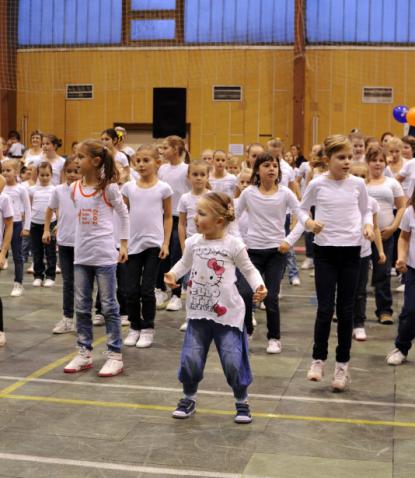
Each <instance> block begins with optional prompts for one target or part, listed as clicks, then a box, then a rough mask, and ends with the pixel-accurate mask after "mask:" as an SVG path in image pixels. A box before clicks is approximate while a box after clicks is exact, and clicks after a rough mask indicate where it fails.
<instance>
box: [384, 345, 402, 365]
mask: <svg viewBox="0 0 415 478" xmlns="http://www.w3.org/2000/svg"><path fill="white" fill-rule="evenodd" d="M405 361H406V355H404V354H403V353H402V352H401V351H400V350H399V349H393V350H392V351H391V352H389V353H388V355H387V356H386V363H387V364H388V365H402V364H403V363H404V362H405Z"/></svg>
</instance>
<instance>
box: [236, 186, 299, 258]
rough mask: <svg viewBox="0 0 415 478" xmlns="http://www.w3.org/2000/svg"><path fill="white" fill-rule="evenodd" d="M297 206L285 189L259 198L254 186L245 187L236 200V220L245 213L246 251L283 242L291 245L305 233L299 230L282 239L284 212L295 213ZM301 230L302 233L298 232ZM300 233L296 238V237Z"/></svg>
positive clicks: (271, 247)
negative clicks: (246, 227) (246, 216)
mask: <svg viewBox="0 0 415 478" xmlns="http://www.w3.org/2000/svg"><path fill="white" fill-rule="evenodd" d="M298 207H299V202H298V200H297V198H296V197H295V194H294V193H293V192H292V191H291V190H290V189H288V188H287V187H286V186H282V185H281V184H280V185H278V190H277V192H276V193H274V194H272V195H265V194H262V193H261V192H260V191H259V189H258V187H257V186H248V187H247V188H246V189H244V190H243V191H242V194H241V195H240V197H239V201H238V209H237V217H238V218H239V217H240V216H241V214H242V213H243V212H244V211H247V212H248V232H247V235H246V245H247V247H248V249H273V248H277V247H279V246H280V245H281V243H282V242H283V241H286V242H288V243H289V244H290V245H294V244H295V242H296V241H297V240H298V239H299V235H301V232H302V231H303V230H304V229H303V227H302V226H299V228H297V229H295V232H294V230H293V231H292V232H291V233H290V234H289V236H287V237H285V227H284V225H285V216H286V213H287V209H291V210H292V211H293V212H294V213H296V212H297V210H298ZM299 229H301V232H299ZM298 232H299V235H298Z"/></svg>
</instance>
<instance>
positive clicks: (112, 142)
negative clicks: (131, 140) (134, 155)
mask: <svg viewBox="0 0 415 478" xmlns="http://www.w3.org/2000/svg"><path fill="white" fill-rule="evenodd" d="M101 141H102V144H103V145H104V146H106V147H107V148H108V149H109V150H110V151H111V154H112V155H113V157H114V161H115V162H116V163H119V164H120V165H121V167H122V168H123V169H124V170H125V174H127V175H130V162H129V157H128V155H127V153H124V152H123V151H119V150H118V149H117V145H118V142H119V141H120V137H119V135H118V134H117V132H116V131H115V129H113V128H108V129H105V130H104V131H103V132H102V133H101Z"/></svg>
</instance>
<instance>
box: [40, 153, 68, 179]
mask: <svg viewBox="0 0 415 478" xmlns="http://www.w3.org/2000/svg"><path fill="white" fill-rule="evenodd" d="M43 162H45V163H50V164H51V166H52V184H53V185H54V186H57V185H58V184H61V173H62V169H63V167H64V165H65V158H62V156H58V157H57V158H55V159H54V160H53V161H49V160H48V159H47V158H45V157H43V156H42V157H40V158H39V159H38V160H37V161H34V162H33V164H34V165H35V167H38V166H39V164H40V163H43Z"/></svg>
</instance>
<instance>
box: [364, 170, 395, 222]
mask: <svg viewBox="0 0 415 478" xmlns="http://www.w3.org/2000/svg"><path fill="white" fill-rule="evenodd" d="M367 192H368V193H369V196H371V197H373V198H375V199H376V201H377V202H378V204H379V207H380V211H379V228H380V230H382V229H385V227H388V226H390V225H391V224H392V223H393V220H394V218H395V217H394V215H393V210H394V209H395V198H398V197H403V196H404V192H403V189H402V186H401V185H400V184H399V182H398V181H397V180H396V179H394V178H388V177H387V176H385V181H384V182H383V183H381V184H368V185H367Z"/></svg>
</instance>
